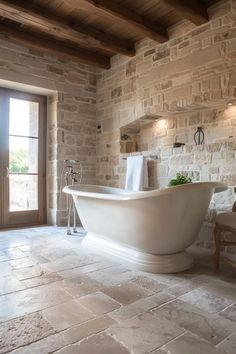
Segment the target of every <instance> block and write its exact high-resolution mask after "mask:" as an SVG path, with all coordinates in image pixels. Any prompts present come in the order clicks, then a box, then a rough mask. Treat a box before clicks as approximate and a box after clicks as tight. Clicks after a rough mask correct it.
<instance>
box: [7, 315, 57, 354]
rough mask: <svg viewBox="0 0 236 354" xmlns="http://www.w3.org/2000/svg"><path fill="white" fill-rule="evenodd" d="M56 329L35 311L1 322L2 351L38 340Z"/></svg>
mask: <svg viewBox="0 0 236 354" xmlns="http://www.w3.org/2000/svg"><path fill="white" fill-rule="evenodd" d="M54 332H55V331H54V330H53V328H52V327H51V325H50V324H49V323H48V322H47V321H46V320H45V319H44V318H43V317H42V315H41V314H40V313H37V312H36V313H33V314H30V315H26V316H23V317H18V318H16V319H14V320H11V321H8V322H5V323H1V324H0V353H6V352H9V351H11V350H13V349H16V348H18V347H21V346H24V345H27V344H30V343H33V342H36V341H37V340H39V339H41V338H44V337H47V336H49V335H50V334H53V333H54Z"/></svg>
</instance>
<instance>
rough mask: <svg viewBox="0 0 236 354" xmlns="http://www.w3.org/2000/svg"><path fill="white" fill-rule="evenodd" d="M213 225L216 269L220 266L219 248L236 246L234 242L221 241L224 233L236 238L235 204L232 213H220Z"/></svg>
mask: <svg viewBox="0 0 236 354" xmlns="http://www.w3.org/2000/svg"><path fill="white" fill-rule="evenodd" d="M215 223H216V225H215V229H214V238H215V268H216V269H218V268H219V266H220V247H221V246H236V241H225V240H221V236H222V233H224V232H226V231H228V232H230V233H231V234H232V235H233V236H235V237H236V202H235V203H234V205H233V208H232V212H227V213H220V214H219V215H217V217H216V221H215Z"/></svg>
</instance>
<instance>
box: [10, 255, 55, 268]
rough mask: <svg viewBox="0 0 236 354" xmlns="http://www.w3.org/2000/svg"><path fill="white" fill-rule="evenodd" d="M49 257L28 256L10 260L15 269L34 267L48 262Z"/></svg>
mask: <svg viewBox="0 0 236 354" xmlns="http://www.w3.org/2000/svg"><path fill="white" fill-rule="evenodd" d="M47 262H48V259H46V258H44V257H42V256H38V255H37V256H32V255H31V256H28V257H24V258H20V259H14V260H10V261H9V264H10V265H11V266H12V267H13V269H21V268H27V267H33V266H35V265H37V264H43V263H47Z"/></svg>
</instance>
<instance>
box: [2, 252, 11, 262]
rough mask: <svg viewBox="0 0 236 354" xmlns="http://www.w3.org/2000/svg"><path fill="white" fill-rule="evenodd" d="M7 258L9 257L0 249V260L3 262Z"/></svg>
mask: <svg viewBox="0 0 236 354" xmlns="http://www.w3.org/2000/svg"><path fill="white" fill-rule="evenodd" d="M8 260H9V258H8V257H7V255H6V254H5V253H4V252H2V251H0V262H5V261H8Z"/></svg>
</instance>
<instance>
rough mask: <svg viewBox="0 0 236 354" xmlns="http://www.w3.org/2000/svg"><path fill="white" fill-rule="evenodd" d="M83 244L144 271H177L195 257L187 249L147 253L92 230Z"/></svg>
mask: <svg viewBox="0 0 236 354" xmlns="http://www.w3.org/2000/svg"><path fill="white" fill-rule="evenodd" d="M82 244H83V246H84V247H85V248H86V249H89V250H94V251H98V252H99V254H101V253H103V254H106V255H108V256H109V257H110V258H112V259H113V260H115V259H116V260H117V261H122V262H123V263H126V264H128V265H129V266H130V267H132V268H134V269H137V270H140V271H144V272H151V273H177V272H181V271H184V270H186V269H189V268H191V267H192V265H193V257H192V256H191V255H190V254H188V253H187V252H185V251H183V252H179V253H174V254H164V255H160V254H159V255H155V254H150V253H145V252H141V251H139V250H136V249H133V248H131V247H128V246H126V245H123V244H119V243H117V242H114V241H112V240H109V239H107V238H105V237H102V236H100V235H97V234H95V233H92V232H89V233H87V235H86V237H85V239H84V240H83V243H82Z"/></svg>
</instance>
